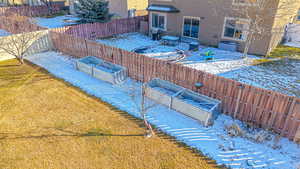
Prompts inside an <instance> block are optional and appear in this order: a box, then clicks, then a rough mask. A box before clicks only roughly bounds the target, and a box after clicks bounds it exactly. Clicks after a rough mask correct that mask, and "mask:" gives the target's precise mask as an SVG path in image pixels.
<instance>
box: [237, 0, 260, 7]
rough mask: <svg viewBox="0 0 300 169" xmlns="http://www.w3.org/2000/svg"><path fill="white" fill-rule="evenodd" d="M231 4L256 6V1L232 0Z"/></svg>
mask: <svg viewBox="0 0 300 169" xmlns="http://www.w3.org/2000/svg"><path fill="white" fill-rule="evenodd" d="M232 5H237V6H256V5H257V3H247V2H245V3H241V2H236V0H232Z"/></svg>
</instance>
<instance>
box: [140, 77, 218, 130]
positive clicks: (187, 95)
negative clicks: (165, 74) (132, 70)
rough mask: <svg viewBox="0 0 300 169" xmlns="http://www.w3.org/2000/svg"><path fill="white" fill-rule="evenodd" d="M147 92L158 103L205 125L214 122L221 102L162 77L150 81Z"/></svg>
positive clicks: (147, 95)
mask: <svg viewBox="0 0 300 169" xmlns="http://www.w3.org/2000/svg"><path fill="white" fill-rule="evenodd" d="M201 85H202V84H201ZM145 94H146V97H148V98H150V99H151V100H153V101H155V102H157V103H160V104H162V105H165V106H168V107H169V108H170V109H174V110H176V111H178V112H181V113H182V114H185V115H187V116H189V117H192V118H194V119H196V120H198V121H200V123H201V124H203V125H204V126H209V125H212V124H213V120H214V119H215V118H216V117H217V115H218V113H219V105H220V104H221V102H220V101H219V100H216V99H213V98H210V97H207V96H204V95H201V94H199V93H196V92H193V91H191V90H188V89H186V88H183V87H181V86H178V85H175V84H173V83H171V82H168V81H165V80H161V79H153V80H151V81H150V82H148V84H147V85H146V90H145Z"/></svg>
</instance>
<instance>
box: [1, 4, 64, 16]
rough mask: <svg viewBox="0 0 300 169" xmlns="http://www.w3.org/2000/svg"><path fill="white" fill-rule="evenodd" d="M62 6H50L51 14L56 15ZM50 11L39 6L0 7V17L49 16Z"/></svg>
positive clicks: (45, 7)
mask: <svg viewBox="0 0 300 169" xmlns="http://www.w3.org/2000/svg"><path fill="white" fill-rule="evenodd" d="M62 7H63V5H60V4H54V5H52V13H58V12H59V11H60V9H61V8H62ZM49 14H50V11H49V10H48V7H47V6H45V5H40V6H13V7H0V16H7V17H9V16H10V15H20V16H29V17H37V16H45V15H49Z"/></svg>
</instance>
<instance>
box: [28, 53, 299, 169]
mask: <svg viewBox="0 0 300 169" xmlns="http://www.w3.org/2000/svg"><path fill="white" fill-rule="evenodd" d="M27 59H28V60H29V61H31V62H33V63H35V64H37V65H39V66H41V67H43V68H45V69H46V70H48V71H49V72H50V73H51V74H53V75H54V76H56V77H58V78H61V79H63V80H65V81H67V82H69V83H70V84H72V85H74V86H76V87H79V88H81V90H83V91H85V92H86V93H88V94H90V95H93V96H95V97H98V98H100V99H102V100H103V101H105V102H108V103H110V104H112V105H113V106H115V107H118V108H119V109H120V110H123V111H126V112H128V113H129V114H131V115H133V116H135V117H138V118H140V114H139V113H138V111H137V109H136V108H135V103H134V102H133V101H132V99H131V98H130V97H131V96H129V94H128V91H127V90H126V86H135V87H136V88H139V87H140V85H141V84H140V83H137V82H135V81H133V80H130V79H129V80H128V81H126V82H125V83H124V84H123V85H119V86H113V85H111V84H109V83H106V82H104V81H100V80H97V79H95V78H93V77H91V76H89V75H88V74H85V73H83V72H80V71H77V70H76V69H75V59H72V58H70V57H68V56H64V55H61V54H59V53H56V52H46V53H40V54H35V55H32V56H29V57H27ZM147 118H148V120H149V122H150V123H151V124H153V125H155V126H156V127H158V129H160V130H161V131H163V132H165V133H167V134H169V135H171V136H174V137H175V138H176V139H177V140H178V141H180V142H184V143H186V144H187V145H188V146H190V147H192V148H196V149H197V150H199V151H201V152H202V153H203V154H204V155H206V156H208V157H211V158H212V159H214V160H216V162H217V163H218V164H220V165H222V164H224V165H226V166H227V167H231V168H271V169H296V167H297V166H298V165H299V161H300V155H299V154H300V148H299V145H296V144H295V143H293V142H291V141H289V140H287V139H285V138H283V139H281V140H280V141H279V143H278V145H279V146H281V148H278V149H272V148H271V146H272V145H273V142H272V141H267V142H264V143H261V144H259V143H256V142H253V141H250V140H248V139H245V138H242V137H229V136H228V134H227V131H226V129H225V126H226V125H229V124H231V123H234V122H236V123H239V125H242V123H241V122H239V121H233V119H232V118H231V117H229V116H226V115H223V114H222V115H220V116H219V117H218V119H217V120H216V121H215V123H214V125H213V126H211V127H203V126H202V125H201V124H199V123H198V122H197V121H196V120H193V119H191V118H189V117H187V116H185V115H183V114H181V113H178V112H176V111H173V110H170V109H169V108H167V107H164V106H161V105H158V106H155V107H154V108H152V109H151V110H150V111H149V112H148V114H147Z"/></svg>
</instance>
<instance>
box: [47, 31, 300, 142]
mask: <svg viewBox="0 0 300 169" xmlns="http://www.w3.org/2000/svg"><path fill="white" fill-rule="evenodd" d="M112 32H113V31H112ZM112 32H109V33H107V32H106V33H107V34H113V33H115V32H113V33H112ZM106 33H103V34H106ZM107 34H106V35H107ZM99 35H100V34H99ZM101 35H102V34H101ZM50 37H51V39H52V42H53V46H54V48H55V49H56V50H58V51H60V52H63V53H65V54H68V55H72V56H76V57H83V56H88V55H92V56H97V57H99V58H102V59H104V60H107V61H110V62H113V63H115V64H119V65H122V66H125V67H127V68H128V74H129V76H130V77H131V78H133V79H135V80H138V81H143V82H147V81H149V80H151V79H153V78H160V79H164V80H168V81H171V82H173V83H175V84H177V85H180V86H183V87H185V88H188V89H191V90H193V91H196V92H199V93H201V94H204V95H207V96H210V97H213V98H216V99H219V100H221V101H222V106H221V107H222V112H223V113H225V114H228V115H231V116H233V117H235V116H236V118H237V119H239V120H242V121H244V122H247V123H251V124H253V125H256V126H258V127H263V128H266V129H269V130H272V131H275V132H277V133H280V134H281V135H283V136H285V137H288V138H289V139H294V138H295V136H296V133H297V130H298V132H300V127H299V126H300V99H299V98H296V97H291V96H287V95H283V94H280V93H277V92H273V91H270V90H265V89H260V88H257V87H254V86H250V85H246V84H242V83H239V82H237V81H234V80H230V79H226V78H224V77H220V76H216V75H213V74H210V73H206V72H203V71H199V70H195V69H192V68H189V67H186V66H183V65H181V64H175V63H169V62H167V61H164V60H158V59H154V58H150V57H147V56H144V55H140V54H137V53H132V52H128V51H125V50H122V49H118V48H114V47H110V46H106V45H103V44H99V43H96V42H93V41H89V40H85V39H83V38H79V37H74V36H72V35H70V34H64V33H59V32H57V31H51V33H50ZM82 37H85V36H82ZM198 82H200V83H202V84H204V86H203V87H201V88H196V87H195V83H198ZM298 134H299V133H298ZM298 134H297V135H298ZM295 139H296V138H295Z"/></svg>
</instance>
